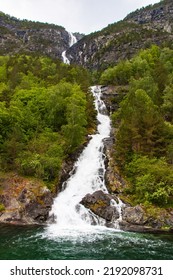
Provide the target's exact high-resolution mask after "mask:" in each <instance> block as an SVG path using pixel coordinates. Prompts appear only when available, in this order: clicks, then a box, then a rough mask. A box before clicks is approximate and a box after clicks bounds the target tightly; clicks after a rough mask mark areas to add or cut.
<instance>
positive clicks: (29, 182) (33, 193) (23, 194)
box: [0, 174, 53, 225]
mask: <svg viewBox="0 0 173 280" xmlns="http://www.w3.org/2000/svg"><path fill="white" fill-rule="evenodd" d="M52 203H53V195H52V193H51V192H50V190H49V189H48V188H47V187H46V186H45V185H43V183H41V182H39V181H38V180H36V179H27V178H23V177H20V176H19V175H17V174H6V175H5V176H2V175H1V177H0V223H9V224H19V225H21V224H24V225H26V224H28V225H31V224H43V223H45V222H46V221H47V219H48V215H49V211H50V209H51V206H52Z"/></svg>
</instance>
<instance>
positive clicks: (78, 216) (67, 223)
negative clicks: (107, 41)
mask: <svg viewBox="0 0 173 280" xmlns="http://www.w3.org/2000/svg"><path fill="white" fill-rule="evenodd" d="M92 93H93V96H94V98H95V107H96V110H97V112H98V114H97V119H98V123H99V125H98V128H97V130H98V133H97V134H94V135H92V139H91V140H90V142H89V144H88V146H87V147H86V148H85V149H84V151H83V152H82V154H81V155H80V157H79V159H78V161H77V162H76V164H75V167H76V171H75V173H74V174H73V175H72V176H71V177H70V178H69V179H68V181H67V182H66V188H65V190H64V191H62V192H61V193H60V194H59V195H58V196H57V198H56V199H55V200H54V204H53V207H52V210H51V213H50V215H53V216H54V217H55V224H52V225H50V226H49V231H50V232H51V231H53V232H55V227H56V231H57V232H59V231H61V232H62V231H63V233H64V232H65V231H66V230H68V231H69V229H72V230H74V228H77V229H79V228H80V230H81V229H82V228H85V227H86V226H87V227H88V226H89V227H91V226H92V223H93V220H94V224H97V225H104V223H102V222H103V219H100V218H98V217H96V216H95V215H94V214H93V213H91V211H90V210H88V209H86V208H85V207H84V206H83V205H81V204H80V201H81V200H82V198H83V197H84V196H85V195H86V194H88V193H93V192H95V191H97V190H102V191H103V192H105V193H107V189H106V186H105V181H104V175H105V164H104V154H103V148H104V143H103V139H104V138H107V137H109V136H110V131H111V125H110V118H109V117H108V116H107V115H106V107H105V104H104V102H103V101H102V100H101V87H99V86H94V87H92ZM112 203H114V205H115V204H116V202H115V201H114V202H112ZM120 211H121V209H120V206H119V212H120ZM92 228H93V226H92ZM117 228H118V226H117Z"/></svg>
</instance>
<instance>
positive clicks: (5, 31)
mask: <svg viewBox="0 0 173 280" xmlns="http://www.w3.org/2000/svg"><path fill="white" fill-rule="evenodd" d="M68 47H69V34H68V32H67V31H66V30H65V28H63V27H61V26H56V25H53V24H46V23H45V24H44V23H39V22H32V21H26V20H23V21H21V20H18V19H16V18H14V17H10V16H8V15H5V14H4V13H0V55H8V54H14V53H19V52H24V53H38V54H40V55H48V56H50V57H53V58H60V59H61V54H62V52H63V51H64V50H66V49H67V48H68Z"/></svg>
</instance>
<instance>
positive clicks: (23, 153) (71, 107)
mask: <svg viewBox="0 0 173 280" xmlns="http://www.w3.org/2000/svg"><path fill="white" fill-rule="evenodd" d="M84 77H85V79H84ZM88 85H89V75H88V74H87V71H86V70H83V69H82V68H80V67H74V66H73V67H72V66H68V65H64V64H63V63H60V62H59V61H56V60H54V61H53V60H51V59H50V58H47V57H36V56H32V57H31V56H26V55H21V56H20V55H17V56H12V57H2V58H1V57H0V150H1V162H0V167H1V169H5V170H7V171H8V170H16V171H18V172H20V173H22V174H23V175H27V176H35V177H37V178H41V179H44V180H48V181H52V180H54V179H55V178H56V177H57V176H58V174H59V171H60V169H61V165H62V161H63V160H64V158H65V157H67V156H68V155H69V153H70V152H72V151H74V150H75V149H77V148H78V147H79V146H80V145H81V144H82V143H83V142H84V140H85V135H86V134H87V130H86V128H87V127H89V126H90V124H89V123H88V121H91V122H92V121H93V119H91V118H90V116H88V114H89V113H90V112H94V108H93V106H92V107H91V108H90V110H88V107H89V106H91V97H90V95H89V94H88V93H87V91H88ZM86 88H87V91H85V89H86Z"/></svg>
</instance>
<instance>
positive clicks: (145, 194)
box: [100, 45, 173, 208]
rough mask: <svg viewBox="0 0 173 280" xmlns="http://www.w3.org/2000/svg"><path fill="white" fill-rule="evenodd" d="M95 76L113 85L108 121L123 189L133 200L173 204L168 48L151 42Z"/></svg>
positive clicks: (172, 59) (172, 53) (171, 56)
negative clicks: (124, 182)
mask: <svg viewBox="0 0 173 280" xmlns="http://www.w3.org/2000/svg"><path fill="white" fill-rule="evenodd" d="M100 81H101V83H102V84H105V85H110V84H112V85H114V86H116V88H117V90H118V95H116V96H115V97H114V98H113V99H112V102H114V103H116V102H118V103H119V109H118V110H117V111H116V112H113V113H112V123H113V126H114V128H115V139H116V140H115V146H114V161H115V163H116V164H117V166H118V167H119V169H120V172H121V173H122V174H123V175H124V177H125V178H126V180H127V186H126V188H125V189H123V194H125V196H127V197H129V201H130V203H131V204H133V205H135V204H137V203H142V204H144V205H146V206H150V205H157V206H159V207H166V208H169V207H173V141H172V139H173V50H171V49H169V48H163V49H162V48H159V47H157V46H155V45H153V46H152V47H151V48H150V49H147V50H142V51H140V53H139V54H138V55H136V56H135V57H134V58H132V59H131V60H125V61H121V62H120V63H119V64H118V65H116V66H115V67H112V68H108V69H107V70H105V71H104V72H103V73H102V76H101V80H100ZM120 101H121V102H120Z"/></svg>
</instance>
